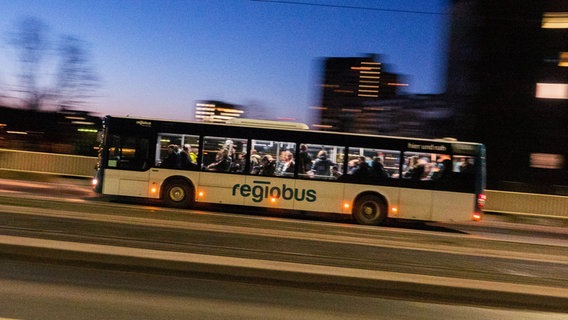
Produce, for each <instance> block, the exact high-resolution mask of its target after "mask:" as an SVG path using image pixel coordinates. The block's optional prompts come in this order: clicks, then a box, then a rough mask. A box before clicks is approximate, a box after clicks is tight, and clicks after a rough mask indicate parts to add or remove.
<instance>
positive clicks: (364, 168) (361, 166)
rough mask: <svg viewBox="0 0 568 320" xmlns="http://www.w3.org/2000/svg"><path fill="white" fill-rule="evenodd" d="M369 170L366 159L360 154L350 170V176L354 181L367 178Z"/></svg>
mask: <svg viewBox="0 0 568 320" xmlns="http://www.w3.org/2000/svg"><path fill="white" fill-rule="evenodd" d="M370 171H371V169H370V167H369V164H368V163H367V159H366V158H365V157H364V156H360V157H359V158H358V161H357V164H356V165H355V168H353V170H352V171H351V177H352V178H353V180H355V181H363V180H368V178H369V176H370V174H369V173H370Z"/></svg>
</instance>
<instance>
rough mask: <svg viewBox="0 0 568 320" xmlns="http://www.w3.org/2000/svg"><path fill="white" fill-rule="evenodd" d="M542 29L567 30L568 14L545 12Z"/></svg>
mask: <svg viewBox="0 0 568 320" xmlns="http://www.w3.org/2000/svg"><path fill="white" fill-rule="evenodd" d="M542 28H544V29H566V28H568V12H545V13H544V14H543V16H542Z"/></svg>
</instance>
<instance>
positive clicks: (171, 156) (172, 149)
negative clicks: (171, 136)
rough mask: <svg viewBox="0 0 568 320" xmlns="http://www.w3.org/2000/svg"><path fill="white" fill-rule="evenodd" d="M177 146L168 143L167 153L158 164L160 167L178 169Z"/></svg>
mask: <svg viewBox="0 0 568 320" xmlns="http://www.w3.org/2000/svg"><path fill="white" fill-rule="evenodd" d="M178 152H179V147H178V146H177V145H175V144H170V145H169V146H168V155H167V156H166V158H165V159H164V161H162V163H161V164H160V167H162V168H169V169H178V168H179V167H180V163H179V155H178Z"/></svg>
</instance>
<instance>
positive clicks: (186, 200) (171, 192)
mask: <svg viewBox="0 0 568 320" xmlns="http://www.w3.org/2000/svg"><path fill="white" fill-rule="evenodd" d="M164 202H165V204H166V206H168V207H172V208H187V207H189V206H191V204H192V203H193V188H192V187H191V186H190V185H189V184H188V183H187V182H185V181H183V180H172V181H170V182H168V183H167V184H166V187H165V189H164Z"/></svg>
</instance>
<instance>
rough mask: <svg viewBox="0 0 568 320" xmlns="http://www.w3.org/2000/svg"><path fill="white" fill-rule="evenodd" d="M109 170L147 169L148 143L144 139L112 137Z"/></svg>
mask: <svg viewBox="0 0 568 320" xmlns="http://www.w3.org/2000/svg"><path fill="white" fill-rule="evenodd" d="M108 150H109V158H108V163H107V166H108V167H109V168H117V169H127V170H146V169H148V155H149V141H148V139H145V138H136V137H125V136H113V137H112V138H111V143H110V146H109V149H108Z"/></svg>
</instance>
